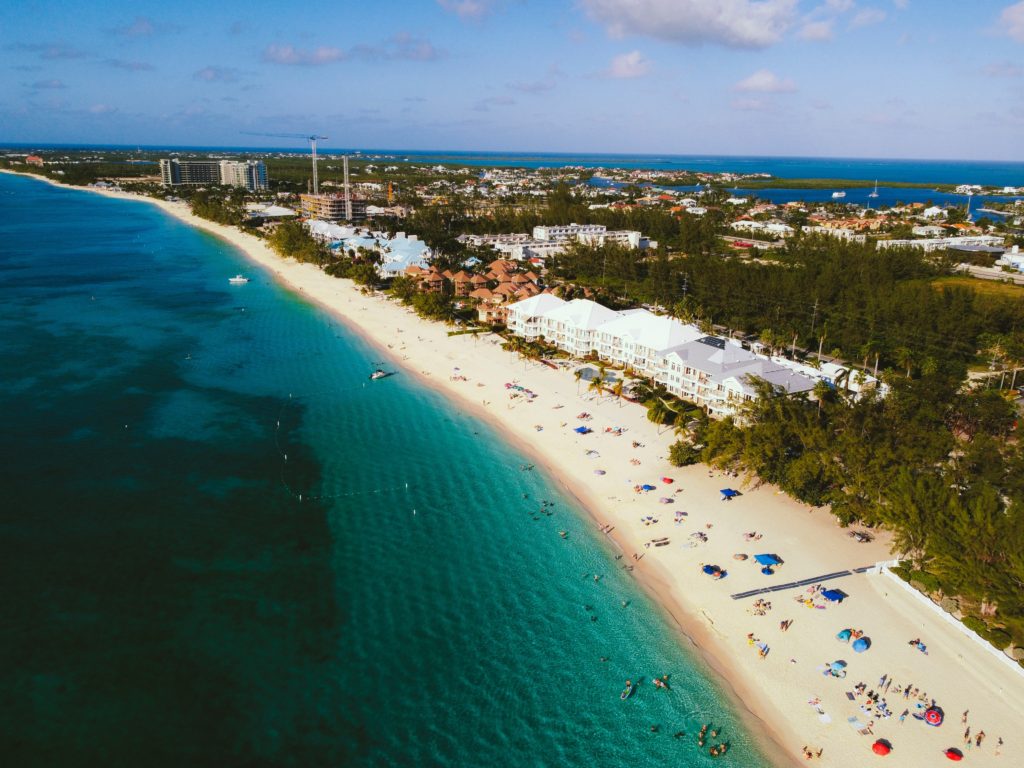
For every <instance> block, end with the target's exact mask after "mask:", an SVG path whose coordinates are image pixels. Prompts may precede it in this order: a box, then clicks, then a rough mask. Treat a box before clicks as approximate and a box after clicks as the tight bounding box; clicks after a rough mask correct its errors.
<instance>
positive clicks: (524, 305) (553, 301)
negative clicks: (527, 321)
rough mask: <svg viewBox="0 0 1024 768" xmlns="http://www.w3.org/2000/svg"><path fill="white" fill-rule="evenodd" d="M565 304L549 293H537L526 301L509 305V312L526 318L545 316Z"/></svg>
mask: <svg viewBox="0 0 1024 768" xmlns="http://www.w3.org/2000/svg"><path fill="white" fill-rule="evenodd" d="M565 303H566V302H565V301H563V300H562V299H560V298H558V297H557V296H553V295H552V294H550V293H538V294H537V295H536V296H531V297H530V298H528V299H523V300H522V301H517V302H516V303H515V304H509V307H508V311H509V312H519V313H520V314H523V315H526V316H527V317H537V316H538V315H543V314H546V313H547V312H550V311H551V310H553V309H558V308H559V307H561V306H563V305H564V304H565Z"/></svg>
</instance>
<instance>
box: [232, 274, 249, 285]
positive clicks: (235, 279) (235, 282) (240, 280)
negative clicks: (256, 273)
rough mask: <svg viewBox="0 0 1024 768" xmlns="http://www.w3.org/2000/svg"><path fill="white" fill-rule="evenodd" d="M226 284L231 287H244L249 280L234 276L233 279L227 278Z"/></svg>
mask: <svg viewBox="0 0 1024 768" xmlns="http://www.w3.org/2000/svg"><path fill="white" fill-rule="evenodd" d="M228 282H229V283H231V284H232V285H244V284H245V283H248V282H249V278H248V277H243V276H242V275H235V276H234V277H229V278H228Z"/></svg>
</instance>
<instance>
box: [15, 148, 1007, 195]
mask: <svg viewBox="0 0 1024 768" xmlns="http://www.w3.org/2000/svg"><path fill="white" fill-rule="evenodd" d="M12 146H14V147H15V148H21V149H23V150H24V149H59V148H62V147H68V148H71V149H90V148H93V145H80V144H79V145H65V144H38V145H37V144H33V145H27V144H20V145H12ZM102 148H105V149H121V150H125V149H128V150H134V149H136V147H135V145H132V146H130V147H126V146H116V145H115V146H104V147H102ZM143 149H149V150H156V149H174V150H182V151H190V150H191V151H208V152H215V151H216V152H224V151H227V152H297V150H296V148H295V146H294V145H293V146H290V147H156V146H144V147H143ZM321 151H322V153H323V154H324V155H329V154H338V153H342V152H348V153H351V152H362V153H363V154H365V155H368V156H372V155H378V154H379V155H386V156H388V157H392V158H394V159H395V160H399V161H402V160H408V161H409V162H411V163H427V164H435V163H457V164H460V165H479V166H484V167H491V168H494V167H502V166H504V167H514V168H562V167H565V166H570V165H571V166H579V167H583V168H646V169H652V170H660V171H683V170H687V171H699V172H703V173H739V174H746V173H769V174H771V175H772V176H776V177H778V178H780V179H860V180H863V181H875V180H878V181H879V182H880V183H881V184H882V185H883V186H884V184H885V182H887V181H901V182H916V183H924V184H981V185H984V186H997V187H1004V186H1010V187H1019V186H1024V162H1022V161H1021V159H1020V158H1017V159H1015V160H1013V161H999V160H939V159H931V160H920V159H900V158H870V157H779V156H774V155H700V154H683V155H676V154H657V155H655V154H621V153H619V154H614V153H600V152H590V153H570V152H465V151H460V152H456V151H446V150H437V151H425V150H410V149H368V148H366V147H362V148H360V147H348V148H335V147H326V148H321ZM847 197H848V198H849V195H848V196H847ZM807 199H813V198H807ZM900 199H905V198H900Z"/></svg>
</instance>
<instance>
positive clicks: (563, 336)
mask: <svg viewBox="0 0 1024 768" xmlns="http://www.w3.org/2000/svg"><path fill="white" fill-rule="evenodd" d="M617 316H618V313H617V312H615V311H614V310H611V309H608V307H605V306H602V305H601V304H598V303H597V302H596V301H589V300H587V299H574V300H573V301H570V302H566V303H563V304H562V305H561V306H559V307H555V308H554V309H551V310H549V311H547V312H546V313H545V314H544V315H543V320H542V327H543V329H544V333H543V336H544V340H545V341H548V342H550V343H552V344H554V345H556V346H557V347H558V348H559V349H564V350H565V351H566V352H568V353H569V354H571V355H575V356H576V357H586V356H587V355H589V354H590V353H591V352H594V351H596V349H597V337H596V331H597V329H598V328H600V327H601V326H603V325H605V324H606V323H608V321H610V320H613V319H614V318H615V317H617Z"/></svg>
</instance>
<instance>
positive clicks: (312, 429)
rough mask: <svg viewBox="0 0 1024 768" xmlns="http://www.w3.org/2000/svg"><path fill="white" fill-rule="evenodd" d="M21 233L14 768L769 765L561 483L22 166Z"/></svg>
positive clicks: (11, 378)
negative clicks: (705, 737)
mask: <svg viewBox="0 0 1024 768" xmlns="http://www.w3.org/2000/svg"><path fill="white" fill-rule="evenodd" d="M0 244H2V245H0V359H2V360H3V365H2V367H0V385H2V391H3V392H4V393H5V408H4V427H5V428H4V440H3V454H2V456H0V459H2V461H0V482H2V487H3V490H4V503H3V504H2V505H0V506H2V512H0V531H2V537H0V548H2V549H0V555H2V559H3V573H4V589H3V606H4V610H3V614H2V616H3V632H2V633H0V691H2V692H3V693H2V695H0V743H2V744H3V745H4V763H5V764H8V765H18V766H36V765H39V766H67V765H76V766H91V765H103V766H121V765H145V766H164V765H166V766H172V765H173V766H181V765H189V766H207V765H209V766H234V765H239V766H242V765H244V766H326V765H330V766H342V765H344V766H409V765H422V766H435V765H437V766H485V765H501V766H556V765H557V766H587V767H588V768H593V767H594V766H623V765H627V764H628V765H631V766H654V765H664V764H667V763H669V762H671V763H672V764H674V765H684V766H701V765H705V764H711V763H714V764H716V765H745V766H749V765H762V764H764V763H765V761H764V759H763V757H762V756H761V755H760V753H759V752H757V751H756V747H755V746H754V745H753V744H752V739H751V736H750V734H749V732H748V731H746V730H744V728H743V727H742V726H741V725H740V723H739V722H738V720H737V717H736V715H735V713H734V711H733V710H732V708H731V707H730V705H729V704H728V703H727V702H726V701H725V700H724V697H723V693H722V691H721V689H720V688H719V687H718V685H717V684H716V683H715V682H714V681H713V680H712V679H710V678H709V676H708V673H707V671H706V669H705V668H704V667H703V665H702V664H701V663H699V662H698V661H697V660H695V658H694V657H693V655H692V654H691V653H690V652H689V650H687V649H686V648H685V647H684V643H683V642H681V640H680V638H679V636H678V635H677V634H676V633H675V631H674V630H673V628H672V627H671V626H669V624H668V623H667V621H666V620H665V618H664V617H663V614H662V613H661V612H660V611H659V610H658V609H657V608H656V607H655V606H654V605H652V604H651V602H650V601H649V600H648V599H647V598H646V597H645V596H644V595H643V594H642V593H641V592H640V591H639V589H638V588H637V586H636V585H635V583H634V582H633V580H632V578H631V577H630V576H628V575H627V574H626V573H625V572H624V571H623V570H622V569H621V563H620V562H619V561H616V560H615V559H614V557H613V555H614V552H612V551H611V550H609V549H608V548H607V547H606V546H605V544H604V542H603V540H599V538H598V537H597V536H595V535H594V532H593V530H592V528H593V526H592V525H591V524H589V523H587V522H586V521H585V520H584V518H583V516H582V514H581V513H580V512H579V511H578V510H577V509H575V508H574V507H573V504H572V502H571V500H570V499H568V498H566V497H565V496H564V495H563V494H561V493H560V492H559V491H558V490H556V488H555V487H554V485H553V484H552V482H551V480H550V479H549V478H546V477H544V476H543V475H542V474H541V473H540V472H538V471H527V472H523V471H520V467H521V465H523V464H524V462H527V461H528V459H527V458H526V457H524V456H523V455H521V454H520V453H519V452H518V451H517V450H515V449H514V448H512V447H510V446H509V445H508V444H506V443H504V442H503V441H502V440H501V439H500V437H499V436H498V435H497V434H496V433H495V432H494V431H493V430H492V429H490V428H488V427H487V426H486V425H482V424H480V423H478V422H476V421H475V420H474V419H473V418H471V417H470V416H467V415H465V414H463V413H460V412H459V410H458V408H457V407H454V406H453V405H452V404H451V403H449V402H448V401H446V400H444V399H443V398H441V397H440V396H438V395H437V394H435V393H433V392H431V391H428V390H426V389H424V388H423V387H421V386H419V385H418V384H417V383H415V382H414V381H412V380H411V379H410V377H406V376H403V375H398V376H394V377H392V378H389V379H386V380H384V381H379V382H374V383H373V384H372V385H370V384H369V383H368V382H367V373H368V371H369V370H370V369H371V368H372V366H373V362H374V361H375V360H376V359H377V357H378V354H377V353H376V352H375V351H374V349H373V348H371V347H369V346H368V345H367V344H365V343H363V342H362V341H361V340H360V339H358V338H357V337H355V336H354V335H353V334H351V333H350V332H348V331H346V330H345V329H344V328H343V327H342V326H341V325H339V324H338V323H337V322H334V321H332V320H331V319H329V318H327V317H325V315H324V314H323V313H322V312H320V311H317V310H315V309H314V308H313V307H311V306H310V305H308V304H306V303H304V302H303V301H301V300H300V299H298V298H297V297H295V296H294V295H292V294H290V293H288V292H286V291H284V290H283V289H281V288H280V287H278V286H277V285H276V284H274V283H273V282H271V280H270V279H269V278H268V277H267V276H266V275H265V274H262V273H260V272H258V271H256V270H255V269H254V268H253V267H252V266H250V265H249V264H248V263H247V262H246V261H245V260H244V259H243V257H242V256H241V255H240V254H238V253H237V252H235V251H234V250H232V249H231V248H230V247H228V246H226V245H224V244H222V243H221V242H219V241H217V240H215V239H213V238H211V237H209V236H207V235H204V234H203V233H200V232H198V231H196V230H193V229H191V228H188V227H186V226H184V225H182V224H180V223H178V222H176V221H175V220H173V219H171V218H169V217H167V216H165V215H163V214H162V213H160V212H159V211H157V210H156V209H153V208H151V207H150V206H148V205H145V204H140V203H130V202H122V201H114V200H109V199H105V198H101V197H99V196H96V195H92V194H90V193H86V192H78V191H69V190H62V189H57V188H53V187H51V186H48V185H45V184H41V183H37V182H34V181H30V180H27V179H23V178H14V177H10V176H7V175H0ZM236 272H244V273H247V274H248V275H249V276H250V277H252V278H253V280H252V282H250V283H249V284H247V285H244V286H229V285H228V282H227V278H228V277H229V276H230V275H234V274H235V273H236ZM282 454H286V455H287V460H285V459H284V458H283V456H282ZM289 489H292V490H289ZM298 494H302V497H303V498H302V501H300V500H299V499H298V498H297V496H298ZM524 494H526V495H527V496H528V498H525V499H524ZM540 499H546V500H551V501H552V502H553V503H554V506H553V512H552V514H551V516H548V515H545V514H540V513H539V511H538V510H539V507H540V504H539V500H540ZM559 530H566V531H568V532H569V538H568V539H567V540H563V539H562V538H560V536H559V535H558V531H559ZM594 574H601V575H602V578H601V580H600V581H599V582H595V581H594V578H593V575H594ZM623 601H627V602H628V605H627V606H626V607H623V606H622V602H623ZM587 606H589V607H590V608H589V610H588V608H587ZM595 617H596V620H593V619H594V618H595ZM601 657H607V658H608V661H606V662H602V661H601V660H600V659H601ZM656 674H657V675H661V674H669V675H671V678H670V679H671V682H672V684H673V688H674V690H673V691H672V692H671V693H664V692H661V691H658V690H656V689H655V688H654V687H653V685H651V683H650V679H651V677H652V675H656ZM626 678H632V679H634V680H636V679H638V678H640V679H642V680H643V685H642V686H641V688H640V690H639V692H638V693H637V694H636V695H635V696H633V697H632V698H631V699H630V700H628V701H625V702H623V701H620V699H619V692H620V690H621V689H622V687H623V682H624V681H625V679H626ZM702 722H713V723H715V724H716V725H718V726H719V727H720V728H721V729H722V730H723V734H724V737H725V738H726V739H727V740H728V741H729V742H730V744H731V748H732V749H731V751H730V753H729V754H728V755H727V756H726V757H725V758H721V759H719V760H717V761H715V760H712V759H711V758H709V757H708V756H707V754H706V753H704V752H699V751H698V749H697V746H696V744H695V733H696V731H697V729H698V728H699V726H700V724H701V723H702ZM655 724H656V725H658V726H659V727H660V728H659V731H658V732H656V733H652V732H651V730H650V727H651V726H652V725H655ZM679 730H683V731H685V732H686V733H687V734H688V735H687V737H686V738H684V739H675V738H673V736H672V734H673V733H674V732H676V731H679Z"/></svg>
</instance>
